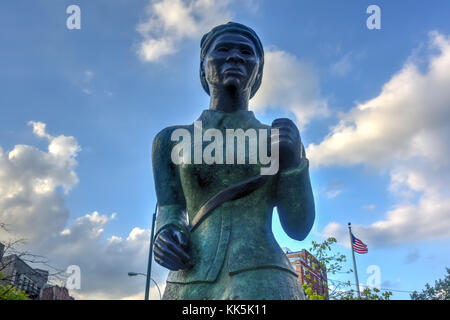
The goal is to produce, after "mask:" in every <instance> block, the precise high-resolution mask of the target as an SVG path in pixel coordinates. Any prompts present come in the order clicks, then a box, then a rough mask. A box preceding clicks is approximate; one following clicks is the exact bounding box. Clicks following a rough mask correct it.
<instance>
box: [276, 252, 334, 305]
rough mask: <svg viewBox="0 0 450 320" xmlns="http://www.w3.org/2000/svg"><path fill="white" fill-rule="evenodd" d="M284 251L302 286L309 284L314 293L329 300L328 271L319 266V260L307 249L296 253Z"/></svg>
mask: <svg viewBox="0 0 450 320" xmlns="http://www.w3.org/2000/svg"><path fill="white" fill-rule="evenodd" d="M283 250H284V252H285V253H286V256H287V257H288V259H289V261H290V262H291V264H292V267H293V268H294V269H295V271H296V272H297V274H298V281H299V282H300V285H303V284H304V283H308V284H309V285H310V286H311V288H312V290H313V292H314V293H316V294H319V295H325V296H326V297H327V298H329V295H328V279H327V270H326V269H325V268H323V267H321V266H320V265H319V262H318V261H317V259H316V258H315V257H314V256H313V255H312V254H311V253H309V252H308V251H307V250H305V249H303V250H301V251H295V252H292V251H290V250H289V249H288V248H283Z"/></svg>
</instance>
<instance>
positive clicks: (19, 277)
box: [0, 243, 48, 300]
mask: <svg viewBox="0 0 450 320" xmlns="http://www.w3.org/2000/svg"><path fill="white" fill-rule="evenodd" d="M3 250H4V246H3V245H2V244H1V243H0V253H2V254H4V252H3ZM0 257H1V259H0V271H1V272H2V274H3V276H4V279H3V280H1V281H0V284H2V285H8V284H11V285H13V286H15V287H16V288H17V289H21V290H24V291H25V292H26V293H28V295H29V296H30V299H32V300H38V299H39V295H40V292H41V289H42V288H43V287H44V285H45V284H46V283H47V281H48V271H47V270H42V269H37V268H36V269H33V268H32V267H30V266H29V265H28V264H26V263H25V262H24V261H23V260H22V259H21V258H20V257H19V256H17V255H15V254H12V255H8V256H5V257H3V256H0Z"/></svg>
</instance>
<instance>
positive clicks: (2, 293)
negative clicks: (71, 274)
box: [0, 222, 67, 300]
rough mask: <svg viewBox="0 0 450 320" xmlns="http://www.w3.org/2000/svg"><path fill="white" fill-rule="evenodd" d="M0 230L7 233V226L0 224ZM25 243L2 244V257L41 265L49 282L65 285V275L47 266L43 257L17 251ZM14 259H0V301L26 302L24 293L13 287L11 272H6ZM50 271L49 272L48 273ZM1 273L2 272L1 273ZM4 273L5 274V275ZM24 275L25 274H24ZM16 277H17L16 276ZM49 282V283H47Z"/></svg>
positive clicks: (11, 242)
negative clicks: (46, 272)
mask: <svg viewBox="0 0 450 320" xmlns="http://www.w3.org/2000/svg"><path fill="white" fill-rule="evenodd" d="M0 230H3V232H5V233H9V230H8V225H6V224H5V223H2V222H0ZM25 243H26V240H25V239H10V240H7V241H6V242H5V243H3V244H4V252H3V256H4V257H6V255H15V256H16V257H17V258H19V259H21V260H22V261H24V262H25V263H27V264H31V265H43V266H45V267H46V269H47V270H49V280H50V279H52V282H54V283H55V284H59V283H65V278H66V277H67V275H66V274H65V271H64V270H59V269H57V268H55V267H53V266H51V265H50V264H49V260H48V259H47V258H45V257H43V256H40V255H36V254H32V253H30V252H28V251H24V250H19V249H18V248H19V247H22V246H23V245H24V244H25ZM13 262H14V259H3V257H0V300H28V299H29V298H30V296H29V295H28V294H27V293H26V291H24V290H21V289H18V288H16V287H15V286H14V281H13V280H14V279H13V275H12V274H11V272H7V270H8V269H9V268H8V267H9V266H10V264H11V263H13ZM50 270H51V271H50ZM2 271H3V272H2ZM5 273H6V274H5ZM24 274H25V275H26V273H24ZM16 276H17V275H16ZM49 282H50V281H49Z"/></svg>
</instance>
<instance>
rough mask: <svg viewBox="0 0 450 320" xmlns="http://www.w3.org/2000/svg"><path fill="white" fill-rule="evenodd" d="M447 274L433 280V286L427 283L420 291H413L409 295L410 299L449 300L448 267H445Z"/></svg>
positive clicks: (449, 277) (449, 281) (449, 269)
mask: <svg viewBox="0 0 450 320" xmlns="http://www.w3.org/2000/svg"><path fill="white" fill-rule="evenodd" d="M445 269H446V270H447V275H446V276H445V278H444V279H439V280H436V281H435V282H434V287H432V286H430V285H429V284H428V283H427V284H426V285H425V289H424V290H422V292H420V293H419V292H417V291H414V292H413V293H412V294H411V295H410V296H411V299H412V300H450V268H445Z"/></svg>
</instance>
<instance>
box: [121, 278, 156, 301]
mask: <svg viewBox="0 0 450 320" xmlns="http://www.w3.org/2000/svg"><path fill="white" fill-rule="evenodd" d="M128 275H129V276H130V277H135V276H145V277H146V276H147V275H146V274H145V273H140V272H128ZM150 280H152V281H153V283H154V284H155V285H156V288H158V292H159V300H161V290H160V289H159V286H158V284H157V283H156V281H155V280H153V278H150ZM145 300H148V297H146V299H145Z"/></svg>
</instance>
